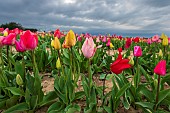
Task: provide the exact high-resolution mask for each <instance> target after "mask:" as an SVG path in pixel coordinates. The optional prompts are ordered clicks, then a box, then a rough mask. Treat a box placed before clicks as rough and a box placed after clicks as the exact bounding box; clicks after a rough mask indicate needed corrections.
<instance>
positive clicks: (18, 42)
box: [15, 41, 26, 52]
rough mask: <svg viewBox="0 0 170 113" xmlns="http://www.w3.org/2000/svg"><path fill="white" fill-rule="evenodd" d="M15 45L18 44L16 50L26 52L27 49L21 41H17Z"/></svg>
mask: <svg viewBox="0 0 170 113" xmlns="http://www.w3.org/2000/svg"><path fill="white" fill-rule="evenodd" d="M15 46H16V50H17V51H18V52H24V51H26V50H25V49H24V48H23V47H22V46H21V41H15Z"/></svg>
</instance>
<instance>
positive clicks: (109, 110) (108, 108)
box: [104, 106, 112, 113]
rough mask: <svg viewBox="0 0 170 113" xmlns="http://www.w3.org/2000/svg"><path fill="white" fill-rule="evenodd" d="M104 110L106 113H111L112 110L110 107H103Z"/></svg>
mask: <svg viewBox="0 0 170 113" xmlns="http://www.w3.org/2000/svg"><path fill="white" fill-rule="evenodd" d="M104 109H105V110H106V111H107V113H112V110H111V108H110V107H108V106H104Z"/></svg>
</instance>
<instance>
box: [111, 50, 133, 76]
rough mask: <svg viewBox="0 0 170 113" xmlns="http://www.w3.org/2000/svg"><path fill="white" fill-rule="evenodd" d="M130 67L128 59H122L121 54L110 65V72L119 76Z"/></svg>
mask: <svg viewBox="0 0 170 113" xmlns="http://www.w3.org/2000/svg"><path fill="white" fill-rule="evenodd" d="M130 67H131V65H130V64H129V59H123V58H122V55H121V53H119V55H118V58H117V59H116V60H115V61H114V62H113V63H112V64H111V65H110V70H111V71H112V72H113V73H115V74H120V73H122V71H123V70H125V69H128V68H130Z"/></svg>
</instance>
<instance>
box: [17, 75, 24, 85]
mask: <svg viewBox="0 0 170 113" xmlns="http://www.w3.org/2000/svg"><path fill="white" fill-rule="evenodd" d="M16 83H17V84H18V85H19V86H21V85H22V84H23V80H22V78H21V76H20V75H19V74H17V76H16Z"/></svg>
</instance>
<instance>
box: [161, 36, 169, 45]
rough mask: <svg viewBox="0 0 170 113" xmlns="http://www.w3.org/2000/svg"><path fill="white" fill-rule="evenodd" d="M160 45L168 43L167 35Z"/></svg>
mask: <svg viewBox="0 0 170 113" xmlns="http://www.w3.org/2000/svg"><path fill="white" fill-rule="evenodd" d="M162 45H163V46H167V45H168V37H165V38H163V40H162Z"/></svg>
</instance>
